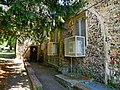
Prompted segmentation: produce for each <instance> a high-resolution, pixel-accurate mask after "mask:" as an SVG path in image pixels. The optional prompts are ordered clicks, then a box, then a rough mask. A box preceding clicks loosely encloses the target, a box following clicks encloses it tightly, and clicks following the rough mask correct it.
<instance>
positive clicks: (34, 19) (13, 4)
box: [0, 0, 85, 42]
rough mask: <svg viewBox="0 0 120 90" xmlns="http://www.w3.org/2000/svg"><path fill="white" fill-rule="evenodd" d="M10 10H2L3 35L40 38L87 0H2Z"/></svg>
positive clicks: (39, 40)
mask: <svg viewBox="0 0 120 90" xmlns="http://www.w3.org/2000/svg"><path fill="white" fill-rule="evenodd" d="M2 3H3V4H6V5H7V6H8V8H9V9H8V10H3V9H1V10H0V34H1V35H0V36H1V37H3V36H4V37H6V36H14V37H17V38H19V37H26V36H27V37H29V38H33V39H34V40H38V42H41V40H42V39H43V38H45V37H46V36H45V34H44V32H45V31H46V32H50V31H53V30H55V28H58V29H60V30H64V29H65V28H64V23H65V21H66V20H67V19H68V18H69V17H70V16H73V15H75V14H76V13H77V12H79V11H80V9H81V8H83V7H84V5H85V1H84V0H3V2H2Z"/></svg>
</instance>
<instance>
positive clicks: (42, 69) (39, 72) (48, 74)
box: [30, 63, 67, 90]
mask: <svg viewBox="0 0 120 90" xmlns="http://www.w3.org/2000/svg"><path fill="white" fill-rule="evenodd" d="M30 64H31V67H32V68H33V70H34V71H35V74H36V76H37V78H38V79H39V80H40V82H41V83H42V84H43V89H44V90H67V89H66V88H65V87H63V86H62V85H61V84H59V83H58V82H57V81H56V80H55V75H57V74H59V73H58V72H56V71H55V69H54V68H52V67H50V66H49V65H47V64H42V63H39V64H38V63H30Z"/></svg>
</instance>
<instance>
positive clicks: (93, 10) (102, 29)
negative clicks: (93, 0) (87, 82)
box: [89, 7, 109, 84]
mask: <svg viewBox="0 0 120 90" xmlns="http://www.w3.org/2000/svg"><path fill="white" fill-rule="evenodd" d="M89 11H90V12H92V13H93V14H95V15H96V16H97V18H98V20H99V21H100V23H101V33H102V34H103V37H104V48H105V58H106V60H105V79H104V80H105V83H106V84H107V81H108V75H109V69H108V62H109V55H108V50H109V45H108V43H107V42H106V35H107V33H106V31H107V30H105V27H104V21H105V20H104V18H102V16H100V15H101V14H99V13H98V12H97V11H95V9H94V8H93V7H92V8H90V9H89Z"/></svg>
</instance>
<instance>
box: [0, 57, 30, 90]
mask: <svg viewBox="0 0 120 90" xmlns="http://www.w3.org/2000/svg"><path fill="white" fill-rule="evenodd" d="M1 60H3V61H6V63H5V71H6V72H7V74H6V77H7V78H6V83H5V88H4V89H0V90H32V87H31V83H30V80H29V78H28V75H27V73H26V70H25V68H24V64H23V62H22V60H20V59H1Z"/></svg>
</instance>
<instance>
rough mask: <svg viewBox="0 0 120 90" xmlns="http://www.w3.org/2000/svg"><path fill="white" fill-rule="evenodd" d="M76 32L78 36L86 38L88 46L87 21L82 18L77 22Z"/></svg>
mask: <svg viewBox="0 0 120 90" xmlns="http://www.w3.org/2000/svg"><path fill="white" fill-rule="evenodd" d="M74 32H75V35H76V36H84V37H85V45H86V19H84V18H80V19H78V20H76V21H75V27H74Z"/></svg>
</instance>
